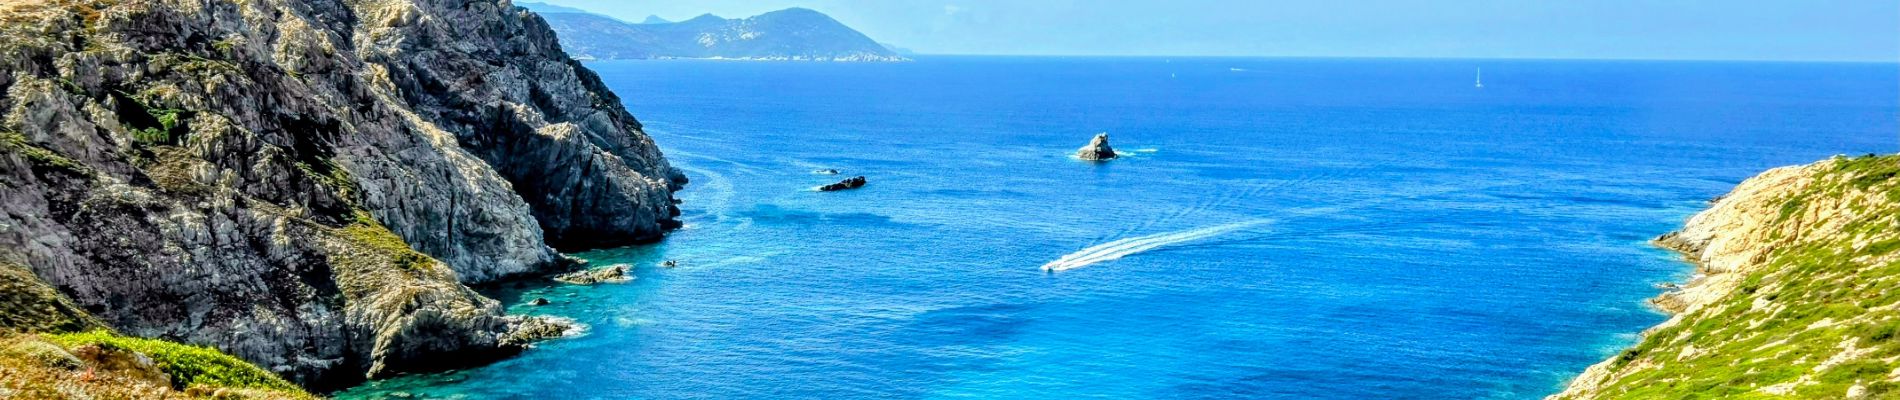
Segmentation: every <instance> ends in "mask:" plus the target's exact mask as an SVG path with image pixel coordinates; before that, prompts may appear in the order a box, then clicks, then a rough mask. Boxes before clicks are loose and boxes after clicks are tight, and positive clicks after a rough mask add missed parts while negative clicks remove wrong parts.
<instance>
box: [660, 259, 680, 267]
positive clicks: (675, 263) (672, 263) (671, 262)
mask: <svg viewBox="0 0 1900 400" xmlns="http://www.w3.org/2000/svg"><path fill="white" fill-rule="evenodd" d="M678 266H680V262H679V261H675V260H666V261H664V262H661V263H660V267H663V268H673V267H678Z"/></svg>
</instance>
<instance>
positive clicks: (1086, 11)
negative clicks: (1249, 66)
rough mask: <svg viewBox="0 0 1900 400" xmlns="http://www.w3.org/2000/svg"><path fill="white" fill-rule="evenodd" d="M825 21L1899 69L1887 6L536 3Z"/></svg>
mask: <svg viewBox="0 0 1900 400" xmlns="http://www.w3.org/2000/svg"><path fill="white" fill-rule="evenodd" d="M541 1H542V2H545V3H549V4H556V5H563V6H570V7H576V8H581V9H586V10H589V11H593V12H596V13H600V14H606V15H609V16H613V17H617V18H620V19H623V20H629V21H640V20H642V19H645V18H646V16H647V15H659V16H660V17H662V18H666V19H668V20H674V21H677V20H682V19H686V18H691V17H693V16H697V15H700V14H706V13H711V14H715V15H719V16H722V17H727V18H739V17H746V16H751V15H757V14H759V13H763V12H766V11H772V10H777V9H783V8H788V7H805V8H810V9H814V10H818V11H820V12H823V13H825V14H829V15H831V16H832V18H835V19H837V20H838V21H840V22H843V23H845V24H846V25H849V26H851V27H853V28H856V29H858V30H859V31H862V32H864V33H865V34H866V35H869V36H870V37H871V38H873V39H876V40H878V41H880V42H886V43H890V44H894V45H897V46H900V47H904V48H908V49H911V50H914V51H917V52H919V53H924V54H996V55H1165V56H1284V57H1452V58H1586V59H1704V60H1710V59H1714V60H1787V61H1882V62H1900V0H1727V1H1710V0H1648V1H1642V0H1303V1H1287V0H1166V1H1153V0H1151V1H1132V0H1089V1H1082V0H696V1H679V0H541Z"/></svg>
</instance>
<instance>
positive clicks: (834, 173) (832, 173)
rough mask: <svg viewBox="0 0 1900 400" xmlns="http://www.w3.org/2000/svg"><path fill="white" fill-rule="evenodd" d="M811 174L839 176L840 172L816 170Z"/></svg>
mask: <svg viewBox="0 0 1900 400" xmlns="http://www.w3.org/2000/svg"><path fill="white" fill-rule="evenodd" d="M811 173H814V174H818V175H837V174H838V170H835V169H816V170H812V171H811Z"/></svg>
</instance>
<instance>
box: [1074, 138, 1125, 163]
mask: <svg viewBox="0 0 1900 400" xmlns="http://www.w3.org/2000/svg"><path fill="white" fill-rule="evenodd" d="M1075 157H1076V158H1080V159H1084V160H1090V161H1099V160H1109V159H1113V158H1115V157H1116V156H1115V148H1113V147H1109V146H1108V132H1102V133H1097V134H1095V138H1094V139H1089V145H1087V146H1082V148H1081V149H1077V150H1076V151H1075Z"/></svg>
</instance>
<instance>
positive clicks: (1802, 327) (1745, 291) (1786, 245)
mask: <svg viewBox="0 0 1900 400" xmlns="http://www.w3.org/2000/svg"><path fill="white" fill-rule="evenodd" d="M1831 162H1832V163H1834V165H1833V166H1831V167H1829V168H1821V169H1818V170H1817V171H1816V172H1815V175H1816V176H1815V180H1814V181H1813V184H1811V185H1808V186H1807V187H1805V188H1802V189H1801V190H1798V191H1796V192H1795V194H1794V195H1791V196H1788V197H1786V198H1783V199H1780V200H1779V201H1780V210H1779V211H1778V213H1779V218H1778V219H1776V220H1775V221H1774V222H1773V223H1772V224H1771V225H1770V226H1775V227H1778V228H1779V229H1780V231H1778V232H1777V233H1775V234H1772V235H1771V237H1772V238H1774V239H1776V240H1777V241H1776V242H1775V245H1777V246H1778V248H1776V249H1774V250H1772V251H1770V252H1769V253H1767V257H1765V259H1762V260H1758V261H1757V262H1756V263H1755V265H1754V266H1752V267H1751V268H1748V269H1745V270H1743V271H1740V272H1738V273H1745V274H1747V275H1746V277H1745V278H1744V279H1743V281H1742V284H1741V285H1740V286H1739V287H1737V288H1736V289H1735V290H1734V291H1732V292H1731V293H1729V294H1728V295H1726V296H1724V297H1722V298H1721V299H1720V300H1718V301H1717V302H1716V303H1714V304H1711V305H1709V306H1706V307H1702V308H1700V309H1699V310H1697V311H1694V313H1693V314H1690V315H1685V316H1684V319H1683V321H1682V323H1680V324H1676V325H1673V326H1668V327H1665V328H1662V329H1659V330H1656V331H1654V332H1650V333H1649V334H1648V335H1646V337H1645V338H1644V340H1643V341H1642V342H1641V343H1640V344H1638V345H1637V346H1635V347H1633V348H1630V349H1628V350H1626V351H1624V352H1623V353H1621V354H1619V355H1617V356H1616V358H1614V359H1613V360H1612V361H1611V362H1610V365H1609V368H1610V371H1611V373H1612V374H1613V376H1615V378H1614V379H1613V380H1612V381H1610V382H1609V383H1607V384H1605V385H1603V386H1602V387H1600V388H1599V390H1597V391H1596V392H1595V393H1596V394H1597V395H1598V396H1597V397H1600V398H1619V399H1660V398H1677V399H1714V398H1722V399H1736V398H1739V399H1748V398H1813V399H1841V398H1849V397H1850V394H1851V395H1854V396H1855V397H1860V398H1900V383H1896V377H1900V370H1896V367H1900V254H1896V252H1895V251H1896V250H1900V156H1866V157H1855V158H1841V159H1835V160H1832V161H1831ZM1823 206H1825V207H1828V208H1823V209H1819V211H1822V212H1814V211H1817V210H1816V209H1814V208H1815V207H1823ZM1815 219H1832V220H1833V221H1816V220H1815ZM1829 223H1838V224H1839V226H1841V227H1842V229H1840V230H1838V231H1833V232H1830V233H1825V234H1812V235H1808V234H1807V233H1810V232H1809V231H1807V230H1805V229H1804V228H1805V227H1809V226H1822V225H1830V224H1829ZM1782 232H1793V234H1788V233H1782ZM1803 236H1805V237H1803Z"/></svg>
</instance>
